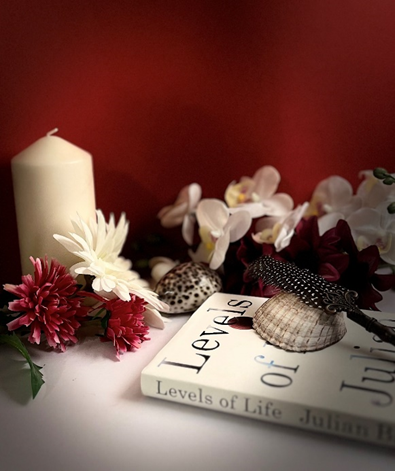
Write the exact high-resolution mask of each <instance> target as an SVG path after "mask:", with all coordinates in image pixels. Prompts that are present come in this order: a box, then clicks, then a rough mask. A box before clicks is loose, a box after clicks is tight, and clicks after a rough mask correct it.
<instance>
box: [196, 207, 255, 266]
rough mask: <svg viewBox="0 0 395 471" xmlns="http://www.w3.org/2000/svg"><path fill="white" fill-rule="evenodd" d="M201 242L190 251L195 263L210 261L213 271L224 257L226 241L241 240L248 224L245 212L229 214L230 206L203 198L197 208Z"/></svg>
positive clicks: (249, 224) (227, 243) (248, 216)
mask: <svg viewBox="0 0 395 471" xmlns="http://www.w3.org/2000/svg"><path fill="white" fill-rule="evenodd" d="M196 219H197V221H198V224H199V234H200V237H201V243H200V245H199V247H198V249H197V251H196V252H195V253H193V252H190V256H191V258H192V260H194V261H195V262H205V263H209V266H210V268H211V269H213V270H216V269H217V268H219V267H220V266H221V265H222V263H223V262H224V260H225V256H226V252H227V250H228V247H229V244H230V243H231V242H235V241H236V240H239V239H241V238H242V237H243V236H244V235H245V234H246V232H247V231H248V229H249V228H250V226H251V215H250V214H249V213H248V211H239V212H237V213H234V214H230V213H229V208H227V206H226V205H225V204H224V203H223V202H222V201H220V200H217V199H204V200H202V201H200V203H199V204H198V206H197V209H196Z"/></svg>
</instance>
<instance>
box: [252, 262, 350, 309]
mask: <svg viewBox="0 0 395 471" xmlns="http://www.w3.org/2000/svg"><path fill="white" fill-rule="evenodd" d="M247 273H248V275H249V276H250V277H251V278H252V279H255V280H257V279H261V280H262V281H263V282H264V283H265V284H267V285H272V286H277V287H278V288H281V289H282V290H283V291H286V292H288V293H293V294H296V295H297V296H298V297H299V298H300V299H301V300H302V301H303V302H304V303H305V304H306V305H308V306H310V307H315V308H318V309H323V310H327V311H328V309H327V307H328V305H330V307H331V312H332V313H333V309H335V311H337V312H339V311H342V310H344V306H342V305H341V304H339V306H338V307H335V306H334V305H333V304H332V303H331V299H330V298H331V295H333V296H335V297H336V298H338V297H339V295H340V296H346V295H347V294H348V293H351V292H350V291H348V290H347V289H345V288H343V287H342V286H340V285H337V284H335V283H330V282H329V281H326V280H325V279H324V278H322V276H320V275H316V274H315V273H312V272H311V271H309V270H307V269H303V268H299V267H298V266H296V265H294V264H292V263H289V262H281V261H279V260H275V259H274V258H272V257H269V256H262V257H260V258H258V259H257V260H255V261H254V262H253V263H251V264H250V265H249V267H248V269H247Z"/></svg>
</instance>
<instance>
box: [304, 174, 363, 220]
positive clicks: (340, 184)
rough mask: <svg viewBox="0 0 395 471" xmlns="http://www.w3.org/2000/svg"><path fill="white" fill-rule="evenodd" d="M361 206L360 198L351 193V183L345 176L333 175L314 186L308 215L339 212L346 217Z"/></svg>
mask: <svg viewBox="0 0 395 471" xmlns="http://www.w3.org/2000/svg"><path fill="white" fill-rule="evenodd" d="M361 206H362V200H361V198H360V197H359V196H357V195H354V194H353V188H352V186H351V184H350V183H349V182H348V181H347V180H346V179H345V178H343V177H339V176H337V175H334V176H332V177H329V178H326V179H325V180H322V181H321V182H320V183H319V184H318V185H317V186H316V188H315V190H314V192H313V195H312V198H311V201H310V208H309V215H315V216H318V217H320V216H322V215H325V214H331V213H339V214H342V215H343V217H344V218H346V217H347V216H348V215H350V214H351V213H353V212H354V211H356V210H357V209H359V208H360V207H361Z"/></svg>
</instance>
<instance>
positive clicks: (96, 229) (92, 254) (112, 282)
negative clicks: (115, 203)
mask: <svg viewBox="0 0 395 471" xmlns="http://www.w3.org/2000/svg"><path fill="white" fill-rule="evenodd" d="M96 215H97V218H96V220H94V219H91V220H90V221H89V222H88V223H86V222H85V221H83V220H82V219H81V218H80V217H78V218H77V219H76V220H73V221H72V224H73V228H74V232H70V233H69V236H70V237H65V236H63V235H59V234H54V238H55V239H56V240H57V241H58V242H60V243H61V244H62V245H63V247H65V248H66V249H67V250H68V251H69V252H71V253H72V254H74V255H76V256H77V257H78V258H81V259H82V261H81V262H78V263H76V264H74V265H73V266H71V267H70V273H71V275H72V276H73V277H75V278H76V277H77V276H78V275H90V276H93V277H94V280H93V282H92V288H93V290H94V292H95V293H97V294H99V295H100V296H103V297H104V298H106V299H111V298H114V297H118V298H119V299H122V300H123V301H129V300H130V295H131V294H134V295H136V296H138V297H140V298H142V299H144V300H145V301H146V302H147V303H148V304H149V305H150V306H151V307H152V308H154V310H157V311H162V312H166V311H168V309H169V308H168V306H167V304H165V303H163V302H162V301H160V300H159V299H158V296H157V294H156V293H155V292H153V291H152V290H151V289H149V287H148V283H146V282H145V281H144V280H142V279H141V278H140V277H139V274H138V273H137V272H135V271H132V270H131V269H130V268H131V266H132V263H131V261H130V260H127V259H125V258H123V257H121V256H120V255H119V254H120V252H121V250H122V247H123V245H124V243H125V240H126V236H127V233H128V228H129V223H128V221H126V217H125V214H124V213H122V215H121V217H120V219H119V222H118V225H116V224H115V219H114V215H113V214H111V215H110V220H109V222H108V223H106V221H105V218H104V216H103V213H102V212H101V211H100V210H97V211H96Z"/></svg>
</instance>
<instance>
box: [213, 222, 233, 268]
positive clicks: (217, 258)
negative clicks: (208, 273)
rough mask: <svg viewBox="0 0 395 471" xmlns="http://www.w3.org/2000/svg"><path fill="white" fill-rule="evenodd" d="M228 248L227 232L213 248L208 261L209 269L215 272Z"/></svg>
mask: <svg viewBox="0 0 395 471" xmlns="http://www.w3.org/2000/svg"><path fill="white" fill-rule="evenodd" d="M228 247H229V231H227V232H225V233H224V234H223V235H222V236H221V237H220V238H219V239H218V240H217V243H216V246H215V251H214V252H213V253H212V257H211V260H210V268H211V269H212V270H216V269H217V268H219V267H220V266H221V265H222V263H223V262H224V260H225V256H226V251H227V250H228Z"/></svg>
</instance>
